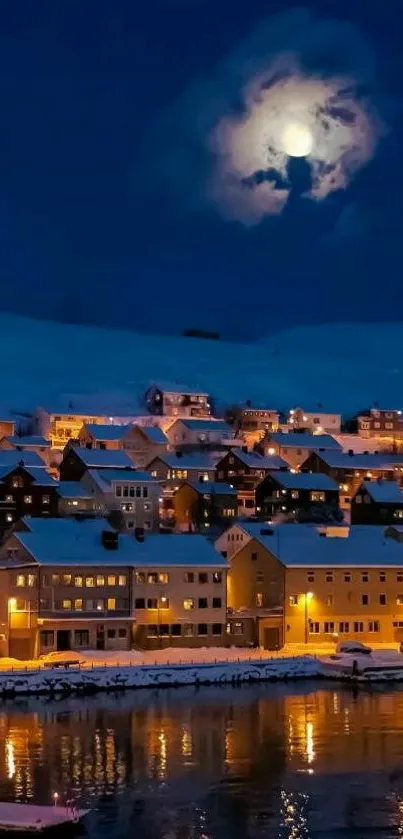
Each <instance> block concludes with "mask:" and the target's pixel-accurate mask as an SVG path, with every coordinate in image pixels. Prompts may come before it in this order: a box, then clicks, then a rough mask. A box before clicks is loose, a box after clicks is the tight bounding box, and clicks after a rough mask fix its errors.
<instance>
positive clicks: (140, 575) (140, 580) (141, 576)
mask: <svg viewBox="0 0 403 839" xmlns="http://www.w3.org/2000/svg"><path fill="white" fill-rule="evenodd" d="M108 579H109V577H108ZM135 579H136V583H137V585H143V584H144V583H145V581H146V575H145V573H144V571H136V576H135ZM192 582H193V580H192Z"/></svg>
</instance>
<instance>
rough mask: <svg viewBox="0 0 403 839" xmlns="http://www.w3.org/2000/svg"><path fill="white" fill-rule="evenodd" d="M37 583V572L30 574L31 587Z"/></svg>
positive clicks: (29, 583)
mask: <svg viewBox="0 0 403 839" xmlns="http://www.w3.org/2000/svg"><path fill="white" fill-rule="evenodd" d="M35 583H36V577H35V574H28V585H29V587H30V588H33V586H34V585H35Z"/></svg>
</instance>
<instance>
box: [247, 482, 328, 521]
mask: <svg viewBox="0 0 403 839" xmlns="http://www.w3.org/2000/svg"><path fill="white" fill-rule="evenodd" d="M338 509H339V487H338V484H336V482H335V481H334V480H333V479H332V478H330V477H329V476H328V475H324V474H320V473H316V474H315V473H314V474H307V473H304V472H298V473H293V472H280V471H277V472H269V474H268V475H266V477H265V478H263V480H262V481H260V483H259V484H258V485H257V487H256V511H257V512H258V513H259V514H261V515H262V516H263V517H266V516H268V517H269V518H275V517H276V516H279V515H280V516H282V515H283V516H289V515H292V516H294V517H295V518H297V519H298V517H299V516H301V517H304V518H307V517H308V516H309V515H310V516H312V517H313V518H315V516H316V517H320V516H321V515H323V516H324V517H325V515H326V514H327V515H329V516H332V515H336V512H337V511H338Z"/></svg>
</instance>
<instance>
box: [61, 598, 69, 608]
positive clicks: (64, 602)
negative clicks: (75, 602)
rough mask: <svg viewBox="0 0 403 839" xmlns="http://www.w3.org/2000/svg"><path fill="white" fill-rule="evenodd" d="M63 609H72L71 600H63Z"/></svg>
mask: <svg viewBox="0 0 403 839" xmlns="http://www.w3.org/2000/svg"><path fill="white" fill-rule="evenodd" d="M62 608H63V609H71V600H62Z"/></svg>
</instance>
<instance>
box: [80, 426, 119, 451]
mask: <svg viewBox="0 0 403 839" xmlns="http://www.w3.org/2000/svg"><path fill="white" fill-rule="evenodd" d="M129 428H130V426H129V425H110V424H108V425H105V424H104V423H102V424H101V423H87V422H86V423H84V424H83V425H82V426H81V429H80V431H79V433H78V436H77V442H78V445H79V446H85V447H86V448H87V449H107V450H108V451H116V450H117V449H122V448H123V442H122V441H123V439H124V436H125V434H126V433H127V431H128V430H129Z"/></svg>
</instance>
